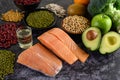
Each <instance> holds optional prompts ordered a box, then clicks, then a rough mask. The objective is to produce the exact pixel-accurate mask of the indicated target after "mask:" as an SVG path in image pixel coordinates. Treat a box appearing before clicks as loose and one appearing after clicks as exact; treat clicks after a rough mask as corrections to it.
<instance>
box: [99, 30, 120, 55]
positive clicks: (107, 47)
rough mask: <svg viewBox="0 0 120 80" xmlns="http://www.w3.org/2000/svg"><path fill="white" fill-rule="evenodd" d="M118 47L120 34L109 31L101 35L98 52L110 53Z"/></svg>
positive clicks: (119, 46)
mask: <svg viewBox="0 0 120 80" xmlns="http://www.w3.org/2000/svg"><path fill="white" fill-rule="evenodd" d="M118 48H120V34H118V33H117V32H114V31H110V32H108V33H106V34H105V35H104V36H103V38H102V41H101V45H100V49H99V52H100V53H101V54H107V53H112V52H114V51H116V50H117V49H118Z"/></svg>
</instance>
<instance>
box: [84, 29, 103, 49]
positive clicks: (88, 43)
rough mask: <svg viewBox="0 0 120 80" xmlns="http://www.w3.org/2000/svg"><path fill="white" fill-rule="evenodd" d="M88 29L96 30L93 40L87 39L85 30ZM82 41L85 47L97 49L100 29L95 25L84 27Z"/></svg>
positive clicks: (99, 40)
mask: <svg viewBox="0 0 120 80" xmlns="http://www.w3.org/2000/svg"><path fill="white" fill-rule="evenodd" d="M90 30H94V31H96V32H97V37H96V38H95V39H94V40H88V39H87V36H86V35H87V32H88V31H90ZM82 42H83V44H84V45H85V47H86V48H88V49H90V50H91V51H95V50H98V49H99V46H100V42H101V31H100V29H98V28H97V27H89V28H88V29H86V30H85V31H84V32H83V34H82Z"/></svg>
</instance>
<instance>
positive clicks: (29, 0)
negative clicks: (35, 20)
mask: <svg viewBox="0 0 120 80" xmlns="http://www.w3.org/2000/svg"><path fill="white" fill-rule="evenodd" d="M14 1H15V2H16V4H18V5H30V4H34V3H38V2H40V0H14Z"/></svg>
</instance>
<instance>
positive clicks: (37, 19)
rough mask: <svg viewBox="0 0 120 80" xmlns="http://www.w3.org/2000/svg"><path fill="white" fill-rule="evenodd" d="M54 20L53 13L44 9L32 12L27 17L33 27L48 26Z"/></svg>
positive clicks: (28, 22)
mask: <svg viewBox="0 0 120 80" xmlns="http://www.w3.org/2000/svg"><path fill="white" fill-rule="evenodd" d="M53 21H54V16H53V13H51V12H49V11H44V10H40V11H35V12H32V13H30V14H29V15H28V16H27V18H26V22H27V24H28V25H29V26H31V27H33V28H46V27H48V26H49V25H51V24H52V23H53Z"/></svg>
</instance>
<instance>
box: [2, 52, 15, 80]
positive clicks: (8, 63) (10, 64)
mask: <svg viewBox="0 0 120 80" xmlns="http://www.w3.org/2000/svg"><path fill="white" fill-rule="evenodd" d="M14 61H15V54H14V53H12V52H11V51H7V50H0V80H4V79H3V78H4V77H5V76H6V75H8V74H10V73H13V72H14V69H13V68H14Z"/></svg>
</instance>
